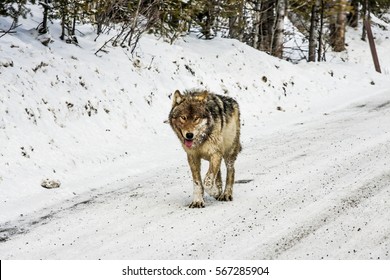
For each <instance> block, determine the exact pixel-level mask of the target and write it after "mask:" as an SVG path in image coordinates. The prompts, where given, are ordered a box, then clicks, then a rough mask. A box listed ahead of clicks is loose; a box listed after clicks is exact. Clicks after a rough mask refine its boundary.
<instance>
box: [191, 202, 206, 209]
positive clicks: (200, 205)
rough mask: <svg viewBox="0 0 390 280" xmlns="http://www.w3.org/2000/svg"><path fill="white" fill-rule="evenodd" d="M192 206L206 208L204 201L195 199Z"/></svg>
mask: <svg viewBox="0 0 390 280" xmlns="http://www.w3.org/2000/svg"><path fill="white" fill-rule="evenodd" d="M189 207H190V208H204V201H193V202H191V204H190V206H189Z"/></svg>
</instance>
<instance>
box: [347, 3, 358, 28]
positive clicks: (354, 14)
mask: <svg viewBox="0 0 390 280" xmlns="http://www.w3.org/2000/svg"><path fill="white" fill-rule="evenodd" d="M351 6H352V11H351V13H350V16H349V17H348V24H349V26H351V27H353V28H356V27H358V23H359V0H352V1H351Z"/></svg>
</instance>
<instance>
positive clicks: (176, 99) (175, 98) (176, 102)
mask: <svg viewBox="0 0 390 280" xmlns="http://www.w3.org/2000/svg"><path fill="white" fill-rule="evenodd" d="M183 101H184V95H182V94H181V93H180V91H179V90H178V89H177V90H176V91H175V93H174V94H173V103H172V107H175V106H176V105H179V104H180V103H182V102H183Z"/></svg>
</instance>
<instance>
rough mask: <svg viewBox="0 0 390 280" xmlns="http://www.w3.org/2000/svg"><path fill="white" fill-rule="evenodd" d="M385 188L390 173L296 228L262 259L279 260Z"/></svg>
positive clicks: (389, 184) (378, 177)
mask: <svg viewBox="0 0 390 280" xmlns="http://www.w3.org/2000/svg"><path fill="white" fill-rule="evenodd" d="M385 188H390V173H386V174H382V175H380V176H377V177H375V178H372V179H370V180H368V181H366V182H364V183H363V184H362V185H361V186H360V187H358V188H357V189H355V190H354V191H352V192H351V193H350V194H348V195H346V196H344V197H342V198H340V199H339V201H338V202H337V204H335V205H334V206H333V207H330V208H328V209H327V210H326V211H325V213H323V214H321V215H319V216H316V217H315V218H313V219H311V220H308V221H307V222H306V223H305V224H304V225H301V226H299V227H297V228H295V229H294V230H292V231H291V232H290V233H288V235H286V236H283V237H282V238H280V239H278V240H277V241H276V242H274V244H270V245H269V247H270V249H268V253H266V254H265V255H264V256H262V257H261V258H264V259H277V258H278V257H279V256H280V255H281V254H283V253H284V252H286V251H288V250H290V249H291V248H293V247H294V246H295V245H297V244H298V243H299V242H301V241H302V240H303V239H304V238H306V237H308V236H309V235H311V234H313V233H314V232H315V231H317V230H318V229H320V228H321V227H323V226H325V225H327V224H329V223H331V222H333V221H335V220H337V218H339V217H340V216H341V215H344V214H345V213H346V212H348V211H349V210H350V209H351V208H356V207H359V205H360V204H361V203H362V202H363V201H365V200H367V199H369V198H371V197H374V196H376V195H377V194H378V193H380V192H381V191H382V190H383V189H385Z"/></svg>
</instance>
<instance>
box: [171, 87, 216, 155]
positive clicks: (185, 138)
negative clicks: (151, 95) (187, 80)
mask: <svg viewBox="0 0 390 280" xmlns="http://www.w3.org/2000/svg"><path fill="white" fill-rule="evenodd" d="M207 96H208V93H207V91H196V92H187V93H185V94H181V93H180V91H178V90H176V91H175V93H174V95H173V103H172V109H171V112H170V114H169V123H170V125H171V127H172V128H173V130H174V131H175V133H176V135H177V136H178V137H179V139H180V141H181V142H182V144H183V145H184V146H185V147H186V148H188V149H193V148H196V147H199V146H200V145H201V144H202V143H203V142H204V140H205V139H206V138H207V136H208V135H209V134H210V132H211V129H212V118H211V115H210V112H208V110H207V106H206V103H207Z"/></svg>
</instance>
